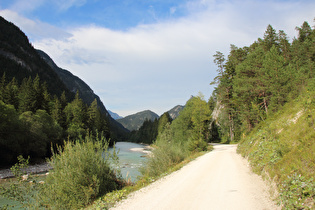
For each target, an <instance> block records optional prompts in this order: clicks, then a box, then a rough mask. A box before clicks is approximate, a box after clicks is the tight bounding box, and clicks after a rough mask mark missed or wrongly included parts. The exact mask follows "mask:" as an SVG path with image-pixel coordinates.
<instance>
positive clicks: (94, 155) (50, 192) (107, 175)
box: [40, 135, 121, 209]
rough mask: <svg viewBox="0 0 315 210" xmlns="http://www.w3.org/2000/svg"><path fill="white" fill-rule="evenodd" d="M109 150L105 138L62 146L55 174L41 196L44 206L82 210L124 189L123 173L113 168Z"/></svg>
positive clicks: (56, 156)
mask: <svg viewBox="0 0 315 210" xmlns="http://www.w3.org/2000/svg"><path fill="white" fill-rule="evenodd" d="M107 148H108V142H107V141H105V139H104V138H101V139H97V138H96V139H95V140H93V139H92V136H90V135H87V136H86V137H85V139H82V138H80V139H78V140H77V141H75V142H65V143H64V146H63V147H58V150H57V151H55V152H54V154H53V156H52V158H51V160H50V164H51V165H52V167H53V171H52V172H51V173H50V174H49V175H48V176H47V178H46V182H45V185H44V188H43V191H42V192H41V195H40V196H41V199H42V201H43V204H44V205H45V206H46V207H47V208H53V209H77V208H82V207H84V206H86V205H87V204H89V203H91V202H92V201H93V200H94V199H95V198H97V197H98V196H100V195H103V194H105V193H107V192H110V191H112V190H115V189H118V188H119V187H121V186H120V183H121V182H120V181H119V179H118V178H117V176H119V174H115V172H114V171H113V169H111V168H110V162H109V159H110V158H111V157H112V154H110V153H109V152H108V151H107ZM114 155H115V154H114Z"/></svg>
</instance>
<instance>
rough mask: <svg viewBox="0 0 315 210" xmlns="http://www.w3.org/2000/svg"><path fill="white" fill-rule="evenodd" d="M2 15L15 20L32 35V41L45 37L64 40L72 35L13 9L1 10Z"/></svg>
mask: <svg viewBox="0 0 315 210" xmlns="http://www.w3.org/2000/svg"><path fill="white" fill-rule="evenodd" d="M0 15H1V16H2V17H4V18H5V19H7V20H9V21H11V22H13V23H14V24H15V25H17V26H18V27H19V28H20V29H21V30H22V31H23V32H25V33H27V36H28V37H31V41H39V40H41V39H45V38H53V39H58V40H63V39H65V38H68V37H70V34H69V33H68V32H66V31H65V30H63V29H60V28H57V27H55V26H52V25H49V24H47V23H43V22H41V21H39V20H30V19H28V18H25V17H23V16H21V15H19V14H18V13H17V12H14V11H12V10H7V9H6V10H1V11H0Z"/></svg>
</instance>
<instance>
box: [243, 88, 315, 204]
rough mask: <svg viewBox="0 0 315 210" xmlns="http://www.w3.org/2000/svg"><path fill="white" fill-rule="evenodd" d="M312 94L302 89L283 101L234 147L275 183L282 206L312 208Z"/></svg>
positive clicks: (314, 155) (314, 195)
mask: <svg viewBox="0 0 315 210" xmlns="http://www.w3.org/2000/svg"><path fill="white" fill-rule="evenodd" d="M314 95H315V91H314V90H311V91H305V92H304V93H303V94H302V95H301V96H300V97H299V98H297V99H296V100H294V101H292V102H290V103H287V104H286V105H285V106H284V107H283V109H282V110H280V111H279V112H278V113H275V114H274V115H273V116H271V117H269V118H268V119H267V120H266V121H265V122H263V123H261V124H260V125H259V126H257V127H256V128H255V129H254V130H253V131H252V132H251V133H249V134H244V135H243V139H242V141H241V142H240V144H239V146H238V152H239V153H241V154H242V155H243V156H244V157H247V158H248V160H249V161H250V163H251V166H252V169H253V171H254V172H256V173H258V174H261V175H267V176H268V177H270V179H271V180H272V181H274V182H275V183H276V185H277V190H278V201H279V203H280V204H281V205H282V207H283V208H284V209H315V204H314V203H315V181H314V177H315V125H314V124H315V99H314ZM267 176H265V177H267Z"/></svg>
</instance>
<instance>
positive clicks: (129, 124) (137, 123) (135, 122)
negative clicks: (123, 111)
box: [117, 110, 159, 131]
mask: <svg viewBox="0 0 315 210" xmlns="http://www.w3.org/2000/svg"><path fill="white" fill-rule="evenodd" d="M157 118H159V115H157V114H156V113H154V112H152V111H150V110H145V111H142V112H138V113H136V114H133V115H129V116H127V117H124V118H122V119H118V120H117V121H118V122H119V123H121V124H122V125H123V126H124V127H125V128H127V129H128V130H130V131H132V130H138V129H139V128H140V127H141V125H142V124H143V122H144V121H145V120H151V121H154V120H155V119H157Z"/></svg>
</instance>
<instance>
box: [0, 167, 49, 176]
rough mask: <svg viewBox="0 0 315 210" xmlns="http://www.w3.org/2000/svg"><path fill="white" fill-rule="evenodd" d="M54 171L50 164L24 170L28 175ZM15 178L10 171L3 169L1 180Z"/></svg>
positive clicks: (0, 173) (0, 172)
mask: <svg viewBox="0 0 315 210" xmlns="http://www.w3.org/2000/svg"><path fill="white" fill-rule="evenodd" d="M50 169H52V167H51V166H50V165H49V164H48V163H40V164H35V165H30V166H28V167H27V168H25V169H23V170H22V171H25V172H26V173H27V174H39V173H45V172H47V171H49V170H50ZM12 177H14V175H13V173H12V172H11V170H10V169H1V170H0V179H6V178H12Z"/></svg>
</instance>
